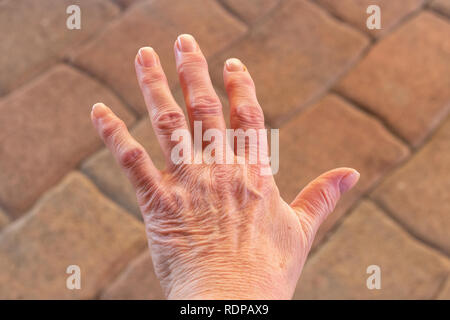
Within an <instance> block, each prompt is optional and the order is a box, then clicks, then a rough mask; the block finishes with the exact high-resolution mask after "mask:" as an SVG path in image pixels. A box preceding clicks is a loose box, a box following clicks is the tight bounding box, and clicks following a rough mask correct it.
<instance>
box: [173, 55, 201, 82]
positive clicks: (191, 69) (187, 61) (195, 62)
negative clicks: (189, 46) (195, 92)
mask: <svg viewBox="0 0 450 320" xmlns="http://www.w3.org/2000/svg"><path fill="white" fill-rule="evenodd" d="M199 69H208V63H207V62H206V59H205V58H204V57H203V56H201V55H198V54H196V55H191V56H189V57H186V58H184V59H183V61H181V62H180V63H179V64H178V65H177V71H178V73H179V74H180V76H182V77H187V76H190V75H194V76H195V75H196V71H198V70H199Z"/></svg>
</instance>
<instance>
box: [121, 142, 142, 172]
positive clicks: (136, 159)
mask: <svg viewBox="0 0 450 320" xmlns="http://www.w3.org/2000/svg"><path fill="white" fill-rule="evenodd" d="M144 157H145V152H144V150H142V148H140V147H134V148H130V149H126V150H124V151H123V152H121V154H120V156H119V163H120V165H121V166H122V167H123V168H125V169H131V168H133V167H134V166H136V165H137V164H138V163H140V162H141V161H142V160H143V159H144Z"/></svg>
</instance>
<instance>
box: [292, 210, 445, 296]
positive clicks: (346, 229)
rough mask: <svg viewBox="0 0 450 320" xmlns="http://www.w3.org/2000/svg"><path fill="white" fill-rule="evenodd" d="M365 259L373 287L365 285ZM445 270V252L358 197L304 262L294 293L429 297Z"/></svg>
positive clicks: (443, 276)
mask: <svg viewBox="0 0 450 320" xmlns="http://www.w3.org/2000/svg"><path fill="white" fill-rule="evenodd" d="M371 265H376V266H378V267H379V268H380V272H381V288H380V289H379V290H377V289H372V290H369V289H368V288H367V278H368V277H369V276H371V275H372V274H373V271H372V272H371V273H370V274H368V273H367V267H368V266H371ZM449 273H450V263H449V260H448V259H447V258H445V257H444V256H442V255H440V254H439V253H437V252H435V251H433V250H430V248H428V247H426V246H425V245H423V244H422V243H420V242H418V241H417V240H416V239H414V238H412V237H411V236H410V235H409V234H408V233H407V232H405V231H404V230H403V229H402V228H400V227H399V226H398V225H397V224H396V223H395V222H394V221H392V220H391V219H390V218H388V217H387V216H386V215H385V214H384V213H383V212H382V211H381V210H380V209H379V208H377V207H376V206H375V205H374V204H373V203H371V202H370V201H364V202H362V203H361V204H360V205H359V206H358V207H357V208H356V209H355V210H354V212H352V213H351V214H350V216H348V217H347V218H345V220H344V222H343V223H342V225H341V226H340V227H339V228H338V230H337V231H336V233H335V234H333V235H332V236H331V237H330V239H329V241H328V242H327V243H325V244H324V245H323V247H321V248H319V250H318V251H317V252H316V253H315V254H314V255H313V256H312V257H310V258H309V260H308V261H307V262H306V265H305V267H304V269H303V274H302V277H301V278H300V281H299V283H298V284H297V289H296V292H295V294H294V299H431V298H433V297H434V296H435V295H436V293H437V291H438V290H439V288H440V287H441V285H442V283H443V281H445V279H446V277H447V275H448V274H449Z"/></svg>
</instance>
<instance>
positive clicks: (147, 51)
mask: <svg viewBox="0 0 450 320" xmlns="http://www.w3.org/2000/svg"><path fill="white" fill-rule="evenodd" d="M138 54H139V63H140V64H141V65H142V66H143V67H147V68H148V67H153V66H155V65H156V64H157V63H158V58H157V57H156V52H155V50H153V48H151V47H144V48H140V49H139V52H138Z"/></svg>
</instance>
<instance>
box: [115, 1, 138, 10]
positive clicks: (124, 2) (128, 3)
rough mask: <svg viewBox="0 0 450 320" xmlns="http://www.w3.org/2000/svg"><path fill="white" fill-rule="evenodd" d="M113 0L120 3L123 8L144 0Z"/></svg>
mask: <svg viewBox="0 0 450 320" xmlns="http://www.w3.org/2000/svg"><path fill="white" fill-rule="evenodd" d="M112 1H114V2H116V3H118V4H119V5H120V6H121V7H123V8H127V7H129V6H131V5H134V4H136V3H139V2H141V1H144V0H112Z"/></svg>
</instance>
